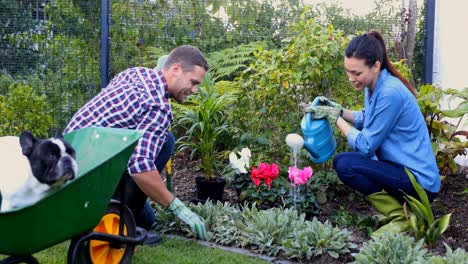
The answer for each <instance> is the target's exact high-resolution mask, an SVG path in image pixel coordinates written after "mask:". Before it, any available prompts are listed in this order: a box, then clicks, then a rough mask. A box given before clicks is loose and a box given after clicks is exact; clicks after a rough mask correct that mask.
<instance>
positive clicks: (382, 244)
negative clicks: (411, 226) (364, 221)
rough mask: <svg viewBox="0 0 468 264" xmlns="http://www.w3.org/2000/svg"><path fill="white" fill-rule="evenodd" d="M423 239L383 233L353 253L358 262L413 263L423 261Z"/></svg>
mask: <svg viewBox="0 0 468 264" xmlns="http://www.w3.org/2000/svg"><path fill="white" fill-rule="evenodd" d="M423 243H424V240H420V241H418V242H415V240H414V238H412V237H409V236H406V235H404V234H401V233H400V234H391V233H384V234H382V235H381V236H378V237H376V238H374V239H373V240H371V241H368V242H365V243H364V245H363V246H362V248H361V250H360V251H359V253H357V254H353V256H354V258H355V261H354V262H353V263H356V264H359V263H362V264H371V263H375V264H382V263H394V264H397V263H402V264H403V263H414V262H416V261H423V260H424V255H425V254H426V250H425V249H423Z"/></svg>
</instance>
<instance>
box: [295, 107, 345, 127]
mask: <svg viewBox="0 0 468 264" xmlns="http://www.w3.org/2000/svg"><path fill="white" fill-rule="evenodd" d="M304 111H305V112H307V113H308V112H310V113H312V117H313V118H315V119H320V118H325V117H328V119H329V120H330V121H332V122H333V123H334V124H335V123H336V120H338V117H340V116H341V114H342V113H343V109H338V108H335V107H331V106H326V105H316V106H309V107H306V108H305V109H304Z"/></svg>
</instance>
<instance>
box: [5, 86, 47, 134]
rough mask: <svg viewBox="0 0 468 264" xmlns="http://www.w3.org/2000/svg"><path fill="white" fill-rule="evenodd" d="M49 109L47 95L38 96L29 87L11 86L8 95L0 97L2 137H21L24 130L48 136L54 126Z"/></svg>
mask: <svg viewBox="0 0 468 264" xmlns="http://www.w3.org/2000/svg"><path fill="white" fill-rule="evenodd" d="M48 109H49V107H48V105H47V103H46V97H45V95H41V96H39V95H37V94H36V93H35V92H34V91H33V90H32V89H31V87H30V86H28V85H24V84H20V83H16V84H12V85H10V87H9V89H8V93H7V94H6V95H0V136H5V135H19V134H20V133H21V132H22V131H23V130H29V131H31V132H32V133H33V134H34V135H36V136H38V137H45V136H47V134H48V132H50V131H49V130H50V129H51V124H52V121H51V120H52V119H51V117H50V116H49V110H48Z"/></svg>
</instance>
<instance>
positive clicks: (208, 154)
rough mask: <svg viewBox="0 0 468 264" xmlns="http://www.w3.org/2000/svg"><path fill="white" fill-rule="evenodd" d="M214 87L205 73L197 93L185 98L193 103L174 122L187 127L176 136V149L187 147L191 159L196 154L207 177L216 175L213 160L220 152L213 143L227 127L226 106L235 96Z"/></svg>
mask: <svg viewBox="0 0 468 264" xmlns="http://www.w3.org/2000/svg"><path fill="white" fill-rule="evenodd" d="M213 87H214V83H213V81H212V80H211V78H210V77H209V74H207V75H206V77H205V79H204V80H203V82H202V83H201V84H200V86H199V87H198V94H197V95H195V96H193V97H192V98H191V99H190V101H189V102H188V103H189V104H194V105H196V107H195V108H186V109H187V110H186V111H184V112H183V113H182V115H181V117H180V118H179V119H178V120H177V122H176V126H183V127H186V128H187V130H186V133H185V135H184V136H183V137H181V138H180V139H179V140H178V142H179V143H180V145H179V150H184V149H189V150H190V151H191V154H190V157H191V158H192V159H193V158H194V157H195V156H196V154H198V155H199V157H200V158H201V168H202V169H203V171H204V172H205V178H206V179H207V180H212V179H213V178H214V177H215V175H214V168H215V162H216V161H217V160H218V159H219V152H220V151H219V150H218V149H217V145H216V144H217V142H218V140H219V139H220V136H221V135H222V133H224V132H227V131H228V125H227V124H226V115H227V110H228V108H229V106H231V105H232V104H233V103H234V100H235V97H234V96H232V95H231V94H222V95H219V94H218V93H216V91H215V90H214V89H213Z"/></svg>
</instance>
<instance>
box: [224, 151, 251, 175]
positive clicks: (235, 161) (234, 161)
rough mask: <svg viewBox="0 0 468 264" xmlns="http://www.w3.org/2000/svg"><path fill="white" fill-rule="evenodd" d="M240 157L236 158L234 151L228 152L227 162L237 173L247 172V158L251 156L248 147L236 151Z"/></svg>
mask: <svg viewBox="0 0 468 264" xmlns="http://www.w3.org/2000/svg"><path fill="white" fill-rule="evenodd" d="M238 153H239V155H240V158H237V155H236V153H234V152H231V154H229V162H230V165H231V167H232V168H233V169H235V170H236V171H237V173H247V169H248V168H249V159H250V156H251V153H250V149H248V148H243V149H242V150H241V151H240V152H238Z"/></svg>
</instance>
